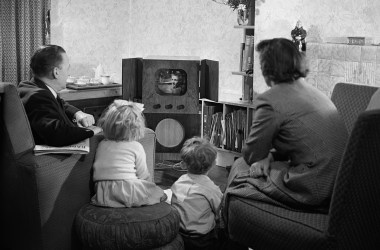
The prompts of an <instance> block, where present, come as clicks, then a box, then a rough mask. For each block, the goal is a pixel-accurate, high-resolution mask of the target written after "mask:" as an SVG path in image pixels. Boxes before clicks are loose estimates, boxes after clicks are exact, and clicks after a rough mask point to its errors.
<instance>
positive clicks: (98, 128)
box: [87, 126, 103, 135]
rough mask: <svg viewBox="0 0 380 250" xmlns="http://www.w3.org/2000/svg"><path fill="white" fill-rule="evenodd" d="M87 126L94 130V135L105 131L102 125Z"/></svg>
mask: <svg viewBox="0 0 380 250" xmlns="http://www.w3.org/2000/svg"><path fill="white" fill-rule="evenodd" d="M87 128H88V129H90V130H92V131H94V135H96V134H99V133H100V132H102V131H103V129H102V128H101V127H97V126H89V127H87Z"/></svg>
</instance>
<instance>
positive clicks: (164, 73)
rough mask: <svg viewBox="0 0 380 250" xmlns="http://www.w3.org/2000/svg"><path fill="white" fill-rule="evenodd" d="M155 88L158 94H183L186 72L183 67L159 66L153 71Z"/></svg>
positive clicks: (184, 91) (185, 88) (185, 86)
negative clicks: (169, 67)
mask: <svg viewBox="0 0 380 250" xmlns="http://www.w3.org/2000/svg"><path fill="white" fill-rule="evenodd" d="M155 90H156V93H157V94H159V95H179V96H180V95H184V94H185V93H186V90H187V74H186V72H185V71H184V70H183V69H168V68H160V69H158V70H157V71H156V72H155Z"/></svg>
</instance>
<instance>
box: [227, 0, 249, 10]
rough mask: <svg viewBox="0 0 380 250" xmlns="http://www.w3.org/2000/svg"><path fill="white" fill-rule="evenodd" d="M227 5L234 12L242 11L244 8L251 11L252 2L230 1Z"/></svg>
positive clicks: (244, 0) (245, 0)
mask: <svg viewBox="0 0 380 250" xmlns="http://www.w3.org/2000/svg"><path fill="white" fill-rule="evenodd" d="M226 4H227V5H228V6H230V7H231V8H232V9H233V10H236V9H242V8H244V7H245V9H249V7H250V4H251V0H228V1H227V3H226Z"/></svg>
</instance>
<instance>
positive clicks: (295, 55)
mask: <svg viewBox="0 0 380 250" xmlns="http://www.w3.org/2000/svg"><path fill="white" fill-rule="evenodd" d="M256 51H257V52H259V53H260V66H261V71H262V74H263V76H264V77H266V78H267V79H269V80H271V81H273V82H274V83H275V84H280V83H286V82H288V83H289V82H292V81H294V80H297V79H298V78H300V77H306V76H307V74H308V72H309V68H308V65H307V60H306V56H305V54H304V53H302V52H300V51H299V50H298V48H297V47H296V46H295V45H294V43H293V42H292V41H290V40H289V39H286V38H274V39H268V40H263V41H261V42H259V44H257V46H256Z"/></svg>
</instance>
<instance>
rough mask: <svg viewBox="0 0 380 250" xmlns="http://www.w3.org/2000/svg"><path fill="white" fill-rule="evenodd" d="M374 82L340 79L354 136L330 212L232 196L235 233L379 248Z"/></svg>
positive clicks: (268, 240) (265, 239)
mask: <svg viewBox="0 0 380 250" xmlns="http://www.w3.org/2000/svg"><path fill="white" fill-rule="evenodd" d="M376 90H377V88H375V87H370V86H362V85H353V84H345V83H339V84H337V85H336V86H335V88H334V92H333V94H332V100H333V102H334V103H335V105H336V106H337V108H338V110H339V112H340V113H341V115H342V117H343V119H344V121H345V123H346V127H347V130H348V131H349V132H350V137H349V140H348V143H347V145H346V148H345V152H344V156H343V159H342V162H341V164H340V166H339V170H338V175H337V178H336V182H335V186H334V190H333V195H332V200H331V204H330V209H329V213H328V214H321V213H311V212H298V211H292V210H287V209H284V208H281V207H276V206H273V205H270V204H265V203H262V202H258V201H253V200H247V199H243V198H239V197H236V196H232V197H230V199H229V202H228V205H227V207H226V209H228V214H229V220H228V223H227V228H228V233H229V236H230V238H231V239H233V240H234V241H237V242H240V243H242V244H244V245H246V246H249V247H251V248H253V249H255V250H259V249H375V248H378V247H379V246H380V237H379V235H378V234H379V232H380V213H379V212H378V209H379V207H380V186H379V185H378V181H379V179H380V153H379V152H380V151H379V149H380V109H378V110H372V111H364V110H365V108H366V107H367V105H368V102H369V100H370V98H371V96H372V94H373V93H374V92H375V91H376Z"/></svg>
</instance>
